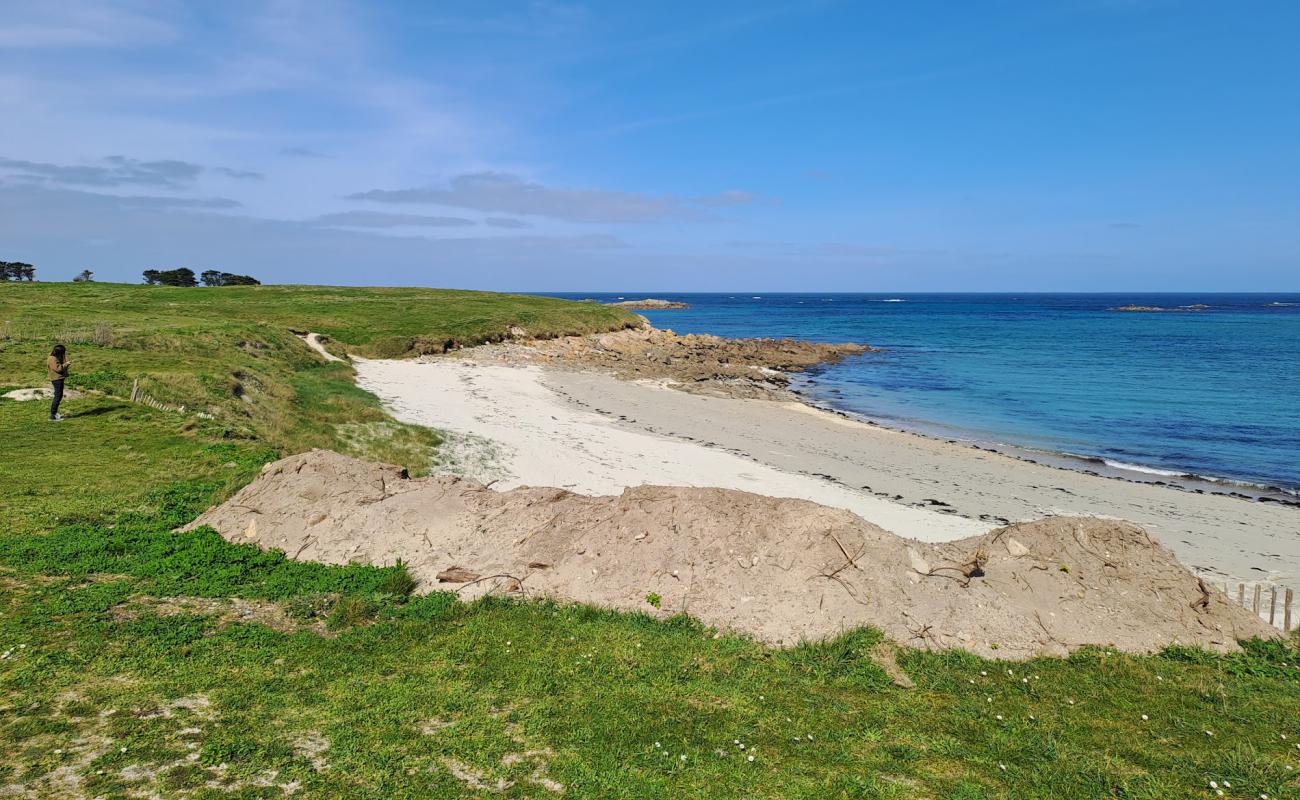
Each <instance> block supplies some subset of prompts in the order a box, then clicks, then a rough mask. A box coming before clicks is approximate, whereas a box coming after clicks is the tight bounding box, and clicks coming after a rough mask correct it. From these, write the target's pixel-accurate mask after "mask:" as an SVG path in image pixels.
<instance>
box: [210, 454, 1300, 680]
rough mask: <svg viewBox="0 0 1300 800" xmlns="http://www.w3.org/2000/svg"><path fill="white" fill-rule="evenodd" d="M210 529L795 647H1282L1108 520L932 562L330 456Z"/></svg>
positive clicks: (1031, 651)
mask: <svg viewBox="0 0 1300 800" xmlns="http://www.w3.org/2000/svg"><path fill="white" fill-rule="evenodd" d="M194 525H195V526H197V525H211V526H212V527H213V528H215V529H216V530H217V531H219V532H220V533H221V535H222V536H224V537H225V538H227V539H229V540H231V541H234V542H243V543H251V544H256V545H258V546H259V547H263V548H275V549H279V550H283V551H284V552H285V553H287V554H288V555H289V556H290V557H291V558H300V559H309V560H313V561H322V562H326V563H330V564H346V563H349V562H354V561H356V562H363V563H371V564H379V565H386V564H393V563H395V562H396V561H397V560H399V559H400V560H401V561H403V562H404V563H406V564H407V565H408V566H409V567H410V569H411V571H412V574H413V575H414V576H415V578H416V579H417V580H419V581H420V587H419V591H433V590H448V591H456V592H458V593H459V594H460V595H461V596H462V597H466V598H469V597H475V596H479V595H482V594H486V593H490V592H505V593H511V594H516V595H524V596H541V597H552V598H557V599H561V600H570V601H576V602H582V603H592V604H595V605H599V606H607V607H612V608H617V609H622V610H626V611H641V612H644V613H647V614H653V615H655V616H660V617H666V616H669V615H672V614H676V613H681V612H684V613H687V614H690V615H692V616H694V617H696V618H698V619H700V620H701V621H703V622H705V623H707V624H709V625H713V626H717V627H719V628H724V629H730V630H735V631H740V632H743V633H746V634H749V635H751V636H754V637H756V638H758V639H761V640H763V641H766V642H770V643H773V644H779V645H792V644H795V643H797V642H799V641H802V640H804V639H824V638H828V637H833V636H836V635H838V634H841V633H843V632H845V631H848V630H852V629H854V628H858V627H861V626H864V625H872V626H875V627H877V628H879V629H881V630H883V631H884V632H885V634H886V635H887V636H889V637H890V638H891V639H893V640H894V641H896V642H899V643H901V644H905V645H910V646H912V647H918V648H925V649H934V650H937V649H949V648H962V649H966V650H969V651H971V652H974V653H977V654H980V655H983V656H988V657H996V658H1011V659H1024V658H1032V657H1035V656H1038V655H1044V654H1050V655H1063V654H1065V653H1068V652H1069V651H1071V650H1074V649H1076V648H1079V647H1083V646H1086V645H1100V646H1106V647H1115V648H1118V649H1121V650H1128V651H1134V652H1150V651H1155V650H1158V649H1160V648H1163V647H1165V646H1167V645H1171V644H1183V645H1193V646H1199V647H1205V648H1209V649H1211V650H1217V651H1235V650H1237V649H1238V644H1237V642H1238V640H1239V639H1246V638H1250V637H1255V636H1258V637H1277V636H1279V635H1280V633H1279V632H1278V631H1276V630H1275V629H1273V628H1271V627H1270V626H1268V625H1266V624H1264V623H1263V622H1261V621H1260V620H1259V619H1258V618H1256V617H1255V616H1254V615H1253V614H1251V612H1249V611H1247V610H1246V609H1243V608H1241V607H1239V606H1237V605H1236V604H1235V603H1233V602H1231V601H1230V600H1229V599H1228V598H1227V597H1225V596H1224V595H1223V594H1222V593H1220V592H1219V591H1217V590H1215V589H1214V588H1213V587H1210V586H1207V585H1206V584H1205V583H1204V582H1203V581H1201V580H1200V579H1199V578H1197V577H1196V576H1195V575H1193V574H1192V573H1191V572H1189V571H1188V570H1187V569H1185V568H1184V567H1182V566H1181V565H1180V564H1179V563H1178V562H1177V561H1176V560H1175V558H1174V556H1173V554H1172V553H1170V552H1169V550H1167V549H1165V548H1164V547H1163V546H1161V545H1160V544H1158V543H1157V542H1155V541H1154V540H1153V539H1152V538H1151V537H1150V536H1148V535H1147V534H1146V533H1145V532H1144V531H1143V530H1141V529H1140V528H1138V527H1136V526H1134V525H1131V524H1129V523H1125V522H1118V521H1114V520H1108V519H1094V518H1068V517H1052V518H1047V519H1043V520H1039V521H1036V522H1027V523H1022V524H1018V525H1012V526H1009V527H1005V528H1000V529H998V530H995V531H993V532H991V533H988V534H985V535H983V536H977V537H972V538H969V539H962V540H959V541H954V542H947V543H942V544H926V543H922V542H918V541H913V540H908V539H903V538H900V537H898V536H895V535H894V534H892V533H888V532H886V531H884V530H882V529H880V528H878V527H876V526H874V525H872V524H870V523H868V522H866V521H864V520H863V519H862V518H861V517H858V516H856V515H854V514H851V513H849V512H847V511H842V510H838V509H831V508H827V507H825V506H821V505H817V504H816V503H811V502H808V501H805V500H793V499H783V498H775V497H765V496H761V495H755V494H749V493H747V492H739V491H732V490H725V489H700V488H684V487H670V486H640V487H636V488H632V489H627V490H626V491H624V492H623V494H621V495H619V496H611V497H588V496H584V495H576V494H572V493H570V492H567V491H564V490H562V489H546V488H520V489H514V490H511V491H507V492H497V491H493V490H491V489H489V488H487V487H485V486H483V485H482V484H479V483H476V482H474V481H470V480H464V479H459V478H454V477H448V476H443V477H434V478H423V479H410V478H408V477H407V476H406V473H405V471H404V470H402V469H400V468H399V467H394V466H388V465H382V464H373V463H368V462H364V461H358V460H356V459H352V458H348V457H346V456H341V455H338V454H337V453H332V452H328V451H323V450H317V451H313V452H311V453H304V454H301V455H295V456H290V457H289V458H286V459H282V460H280V461H277V462H275V463H273V464H268V465H267V466H266V467H265V468H264V469H263V471H262V474H261V475H260V476H259V477H258V478H257V479H256V480H254V481H253V482H252V483H251V484H249V485H248V486H246V487H245V488H244V489H242V490H240V491H239V492H238V493H237V494H236V495H235V496H234V497H232V498H231V499H230V500H228V501H227V502H226V503H224V504H223V505H221V506H218V507H216V508H213V509H210V510H209V511H208V512H207V513H205V514H204V515H203V516H202V517H200V518H199V519H198V520H197V521H196V522H195V523H194ZM191 527H193V526H191ZM651 596H657V597H656V598H655V599H656V600H657V602H656V603H653V604H652V603H650V602H648V600H647V598H648V597H651Z"/></svg>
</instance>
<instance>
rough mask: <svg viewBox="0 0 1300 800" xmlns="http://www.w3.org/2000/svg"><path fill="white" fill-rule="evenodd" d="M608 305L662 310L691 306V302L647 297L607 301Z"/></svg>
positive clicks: (638, 309) (640, 309)
mask: <svg viewBox="0 0 1300 800" xmlns="http://www.w3.org/2000/svg"><path fill="white" fill-rule="evenodd" d="M605 305H607V306H614V307H616V308H626V309H630V310H633V311H662V310H665V309H672V308H690V304H688V303H682V302H680V301H677V300H658V299H656V298H653V297H647V298H646V299H644V300H623V301H621V302H618V303H606V304H605Z"/></svg>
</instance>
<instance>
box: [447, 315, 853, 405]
mask: <svg viewBox="0 0 1300 800" xmlns="http://www.w3.org/2000/svg"><path fill="white" fill-rule="evenodd" d="M873 351H874V348H872V347H870V346H868V345H865V344H823V343H820V342H806V341H802V340H798V339H725V338H722V337H720V336H711V335H708V334H698V333H691V334H686V335H684V336H683V335H678V334H676V333H674V332H673V331H671V330H661V329H658V328H654V327H652V326H650V325H648V324H647V325H645V326H643V327H641V328H633V329H628V330H622V331H616V332H613V333H600V334H593V335H590V336H566V337H562V338H558V339H545V340H535V341H529V342H503V343H500V344H492V345H483V346H481V347H476V348H471V349H469V350H466V351H462V352H461V353H458V354H457V356H458V357H461V358H469V359H473V360H477V361H483V362H488V363H504V364H511V365H518V364H548V365H552V366H559V367H566V368H573V369H600V370H604V371H608V372H612V373H614V374H615V375H618V376H619V377H621V378H626V379H630V380H666V381H669V382H670V383H671V384H672V385H674V386H675V387H676V388H682V389H687V390H689V391H704V392H714V393H719V394H725V395H728V396H742V397H766V396H772V395H773V394H774V393H775V392H776V391H778V390H780V389H782V388H784V387H785V386H786V385H787V384H788V383H789V376H788V375H787V373H790V372H801V371H804V370H807V369H810V368H812V367H815V366H817V365H818V364H824V363H829V362H835V361H839V360H841V359H843V358H845V357H847V356H851V355H858V354H861V353H868V352H873Z"/></svg>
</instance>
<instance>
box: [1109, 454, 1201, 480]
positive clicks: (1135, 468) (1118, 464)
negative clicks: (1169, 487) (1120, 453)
mask: <svg viewBox="0 0 1300 800" xmlns="http://www.w3.org/2000/svg"><path fill="white" fill-rule="evenodd" d="M1101 462H1102V463H1103V464H1105V465H1106V466H1108V467H1114V468H1115V469H1126V470H1129V471H1130V472H1144V473H1146V474H1147V475H1164V476H1165V477H1168V478H1181V477H1184V476H1186V475H1187V473H1186V472H1176V471H1173V470H1167V469H1156V468H1155V467H1144V466H1142V465H1141V464H1128V463H1126V462H1123V461H1111V460H1110V459H1109V458H1103V459H1102V460H1101Z"/></svg>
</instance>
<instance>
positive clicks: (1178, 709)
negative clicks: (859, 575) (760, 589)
mask: <svg viewBox="0 0 1300 800" xmlns="http://www.w3.org/2000/svg"><path fill="white" fill-rule="evenodd" d="M634 322H635V317H633V316H632V315H631V314H629V313H628V312H626V311H623V310H619V309H613V308H607V307H602V306H599V305H596V304H589V303H588V304H583V303H567V302H563V301H558V300H552V299H546V298H535V297H520V296H511V295H500V294H487V293H475V292H450V291H433V290H417V289H340V288H322V287H275V286H261V287H221V288H196V289H179V288H169V287H144V286H120V285H103V284H93V283H82V284H40V283H31V284H27V283H24V284H0V393H4V392H6V391H9V390H10V389H17V388H29V387H36V386H41V385H42V384H43V380H44V368H43V362H44V357H45V355H46V353H48V351H49V348H50V346H51V344H52V343H53V342H54V341H56V340H60V341H63V342H65V343H66V344H67V345H68V346H69V350H70V357H71V359H72V361H73V372H72V377H71V378H70V380H69V387H70V388H72V389H76V390H79V391H82V392H84V393H85V394H84V395H83V396H81V397H79V398H75V399H71V400H68V401H67V402H66V404H65V408H64V413H65V414H66V416H67V417H68V419H67V420H66V421H64V422H62V423H51V422H48V421H47V420H46V415H47V409H46V407H45V404H44V403H42V402H40V401H31V402H15V401H10V400H0V432H2V433H3V443H2V445H0V446H2V447H3V458H0V797H5V796H16V797H103V798H126V797H139V796H155V797H163V798H173V797H187V798H191V797H192V798H255V797H287V796H296V797H310V798H334V797H337V798H376V799H378V798H385V799H387V798H432V797H448V798H450V797H567V798H665V799H668V798H671V799H672V800H678V798H694V797H698V798H728V797H736V798H751V797H768V798H876V797H898V798H926V797H933V798H1110V797H1124V798H1171V797H1216V796H1220V795H1219V794H1218V792H1223V793H1224V795H1223V796H1228V797H1243V798H1258V797H1261V796H1264V795H1267V796H1268V797H1270V798H1286V797H1291V798H1294V797H1300V777H1297V770H1300V648H1298V647H1297V644H1296V643H1292V644H1289V645H1288V644H1283V643H1279V642H1273V643H1263V642H1248V643H1246V645H1245V648H1244V651H1243V652H1241V653H1238V654H1235V655H1224V656H1218V655H1211V654H1208V653H1205V652H1202V651H1198V650H1194V649H1189V648H1170V649H1167V650H1165V651H1163V652H1161V653H1159V654H1155V655H1149V656H1134V655H1128V654H1124V653H1120V652H1111V651H1106V650H1102V649H1090V650H1085V651H1081V652H1078V653H1076V654H1074V655H1072V656H1071V657H1070V658H1067V659H1037V660H1033V661H1029V662H1000V661H990V660H984V659H980V658H976V657H974V656H972V655H969V654H964V653H960V652H947V653H927V652H921V651H915V650H910V649H907V648H899V647H897V646H895V645H893V644H890V643H887V642H883V641H882V638H881V636H880V635H879V633H877V632H875V631H871V630H862V631H854V632H848V633H846V634H845V635H843V636H841V637H839V638H837V639H835V640H833V641H829V642H822V643H816V644H805V645H803V646H800V647H796V648H793V649H790V650H778V649H773V648H769V647H766V646H763V645H761V644H758V643H756V642H753V641H751V640H748V639H745V638H743V637H739V636H735V635H729V634H720V633H719V632H717V631H714V630H711V629H708V628H706V627H704V626H702V625H700V624H699V623H697V622H695V621H693V620H691V619H689V618H686V617H676V618H673V619H671V620H669V621H667V622H660V621H656V620H654V619H652V618H651V617H649V616H646V615H638V614H617V613H613V612H609V611H604V610H599V609H593V608H589V607H583V606H562V605H557V604H553V603H548V602H544V601H516V600H506V599H500V598H488V599H485V600H480V601H477V602H474V603H462V602H459V601H458V600H457V599H456V597H455V595H454V594H451V593H447V592H432V593H424V591H423V589H424V588H425V587H416V586H414V585H413V582H412V581H411V579H410V577H409V575H408V574H407V572H406V570H405V569H404V568H403V567H402V566H401V565H400V564H399V565H393V566H387V567H374V566H367V565H350V566H342V567H336V566H325V565H320V564H313V563H307V562H298V561H295V560H293V559H292V558H290V557H287V556H286V555H285V554H283V553H279V552H276V551H269V552H268V551H262V550H260V549H258V548H256V547H255V546H253V545H247V544H244V545H241V544H232V543H229V542H227V541H225V540H224V539H222V538H221V537H220V536H218V535H217V534H216V533H214V532H213V531H211V530H210V529H199V530H197V531H194V532H190V533H180V532H176V529H177V528H178V527H180V526H181V525H184V524H185V523H187V522H189V521H191V520H193V519H194V518H195V517H196V516H197V515H198V514H199V513H201V512H202V511H203V510H204V509H205V508H207V507H208V506H210V505H212V504H213V503H215V502H218V501H220V500H223V499H225V498H226V497H228V496H229V495H230V494H231V493H233V492H234V491H235V490H236V489H237V488H238V487H240V486H242V485H244V484H246V483H247V482H248V481H249V480H251V479H252V478H253V476H255V475H256V474H257V472H258V470H259V469H260V468H261V466H262V465H263V464H265V463H267V462H269V461H271V460H273V459H275V458H278V457H280V456H282V455H286V454H289V453H292V452H298V451H301V450H304V449H308V448H311V447H325V448H331V449H338V450H340V451H342V452H346V453H348V454H350V455H355V456H358V457H362V458H369V459H378V460H385V461H390V462H394V463H399V464H403V465H405V466H406V467H408V469H410V470H411V471H412V472H413V473H416V474H419V473H420V472H422V471H427V470H428V468H429V465H430V464H431V463H432V462H433V459H434V457H435V454H436V451H437V448H438V444H439V437H438V434H437V433H436V432H435V431H429V430H426V429H422V428H417V427H414V426H409V425H404V424H401V423H398V422H396V421H395V420H393V419H392V418H391V417H389V416H388V415H387V414H386V413H385V412H384V410H383V409H382V408H381V407H380V406H379V404H378V403H377V401H376V400H375V398H374V397H372V396H371V395H369V394H367V393H366V392H363V391H361V390H360V389H358V388H357V387H356V386H355V385H354V384H353V383H352V380H351V369H350V367H348V365H347V364H345V363H336V362H332V363H325V362H324V361H323V360H322V359H321V358H320V357H319V356H317V355H316V354H314V353H312V352H311V351H310V350H309V349H308V348H307V346H306V345H305V344H304V343H303V342H302V341H301V340H300V339H299V338H298V337H297V336H296V335H295V333H294V332H295V331H308V330H310V331H316V332H319V333H321V334H323V335H324V336H325V337H327V346H328V347H329V348H330V349H331V350H332V351H334V352H338V353H340V354H341V353H343V352H351V353H356V354H359V355H368V356H393V357H397V356H404V355H411V354H415V353H421V352H432V351H441V350H442V349H444V348H445V347H449V346H458V345H469V344H475V343H479V342H484V341H491V340H496V339H500V338H502V337H506V336H508V335H510V331H511V329H512V328H523V329H525V330H526V331H528V332H529V333H530V334H532V335H541V336H553V335H561V334H566V333H584V332H593V331H601V330H612V329H617V328H620V327H623V326H626V325H629V324H633V323H634ZM133 386H136V387H139V388H140V389H141V390H142V391H144V392H145V393H147V394H148V395H149V396H150V397H151V398H153V399H155V400H156V401H157V403H158V405H159V406H161V407H153V406H150V405H145V404H141V403H134V402H131V401H130V400H129V397H130V394H131V390H132V387H133ZM182 407H183V410H181V409H182ZM359 431H363V432H364V434H362V433H359ZM290 555H292V554H290ZM651 602H652V601H651V600H650V598H649V597H648V598H647V603H651ZM908 683H910V684H912V686H911V687H910V688H904V686H903V685H900V684H908Z"/></svg>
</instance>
